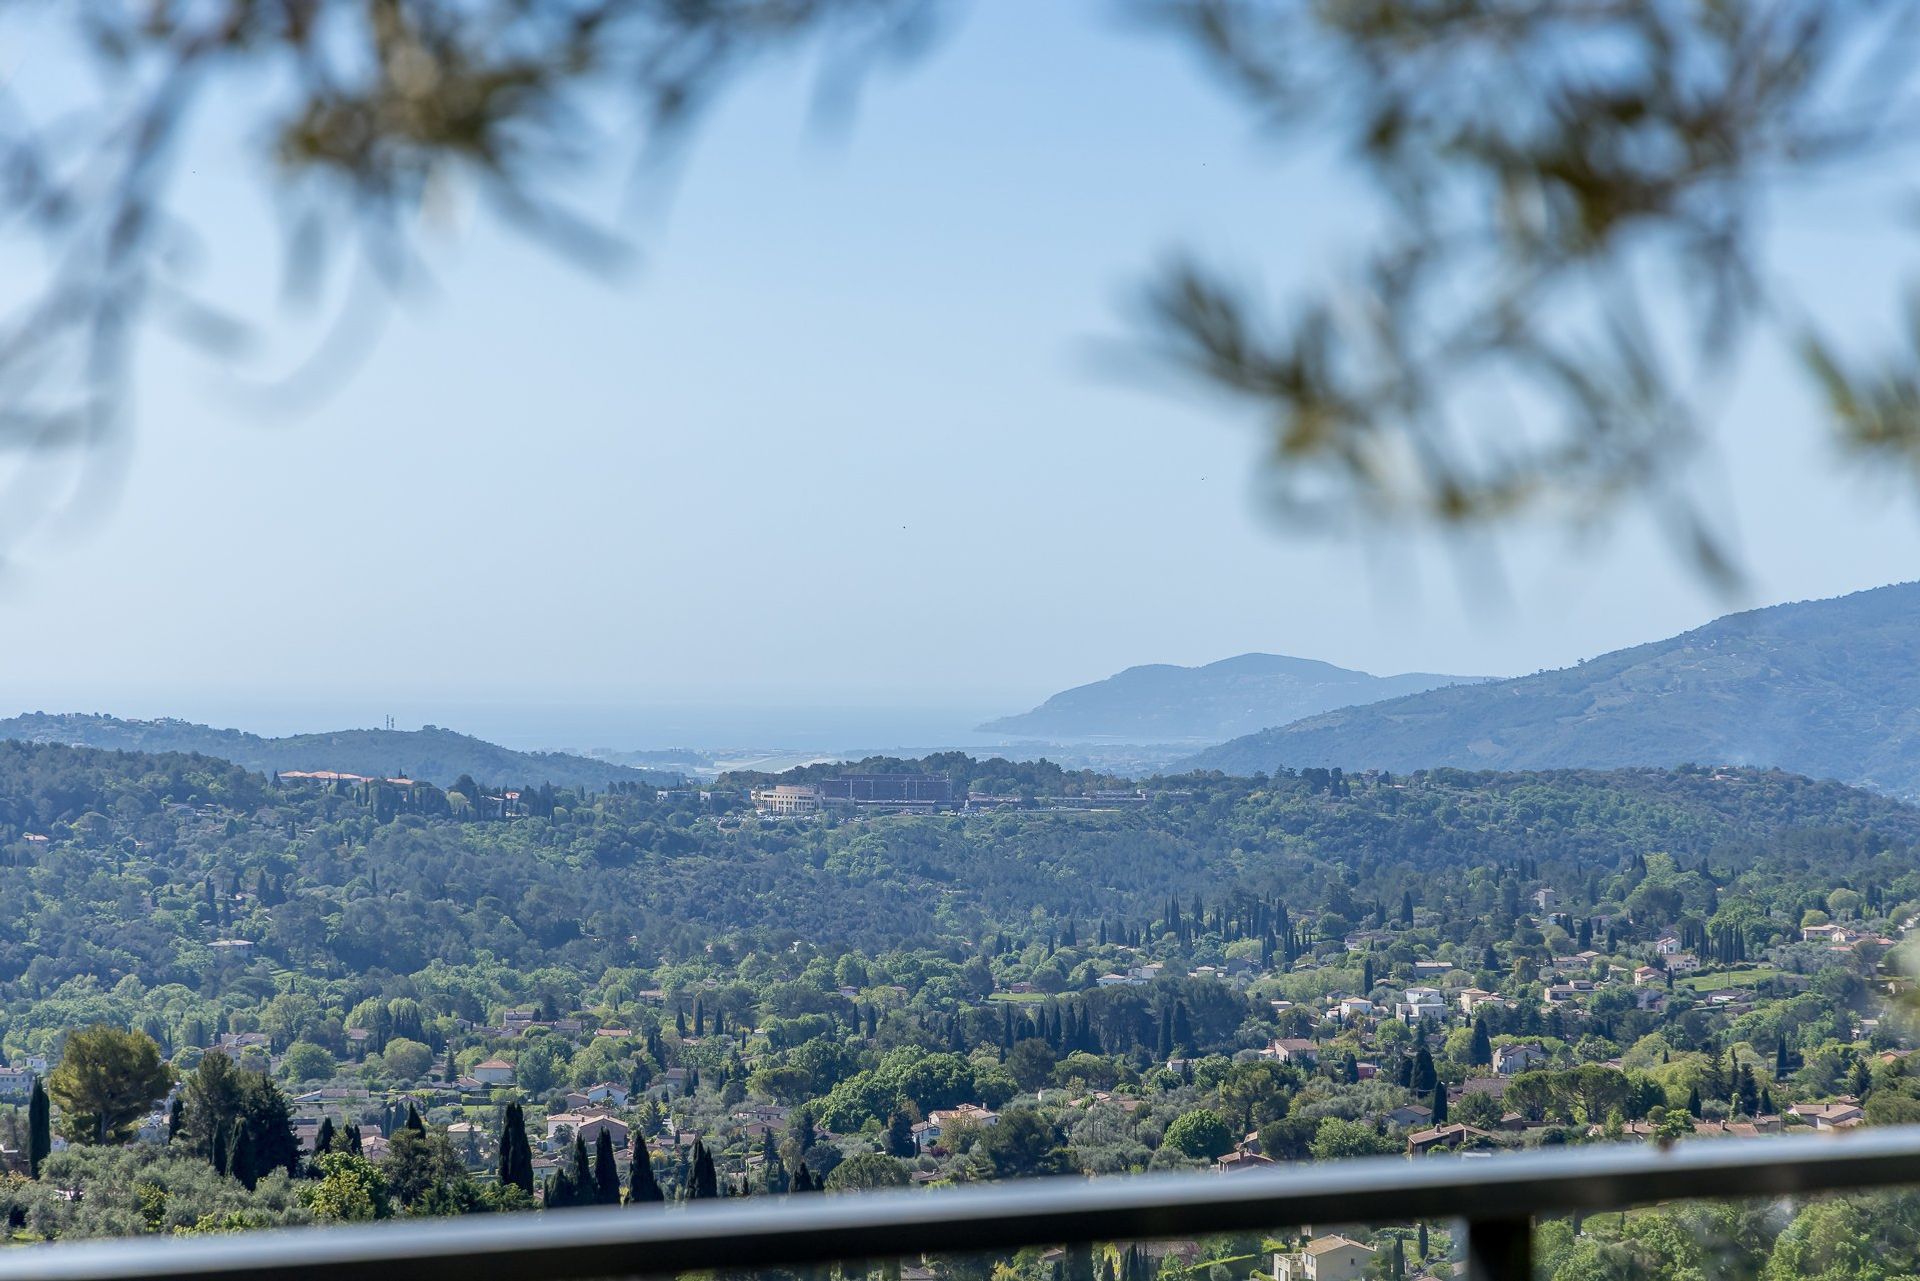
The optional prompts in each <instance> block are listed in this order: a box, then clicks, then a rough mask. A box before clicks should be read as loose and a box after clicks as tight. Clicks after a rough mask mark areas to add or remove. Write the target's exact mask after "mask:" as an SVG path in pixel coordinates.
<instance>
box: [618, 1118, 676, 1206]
mask: <svg viewBox="0 0 1920 1281" xmlns="http://www.w3.org/2000/svg"><path fill="white" fill-rule="evenodd" d="M666 1199H667V1194H666V1193H665V1192H663V1191H661V1190H660V1181H659V1180H658V1179H656V1178H654V1177H653V1155H652V1154H651V1153H649V1152H648V1151H647V1142H646V1140H645V1139H643V1138H641V1137H640V1132H639V1131H638V1130H635V1131H634V1132H633V1170H632V1171H631V1173H630V1176H629V1178H628V1180H627V1204H628V1205H656V1204H658V1203H660V1202H662V1201H664V1200H666Z"/></svg>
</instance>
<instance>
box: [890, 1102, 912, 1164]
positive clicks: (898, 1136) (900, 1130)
mask: <svg viewBox="0 0 1920 1281" xmlns="http://www.w3.org/2000/svg"><path fill="white" fill-rule="evenodd" d="M887 1151H888V1152H889V1153H891V1154H892V1155H894V1156H897V1157H903V1158H904V1157H910V1156H913V1155H914V1153H915V1152H916V1151H917V1149H916V1148H915V1147H914V1142H913V1120H912V1118H911V1117H909V1116H908V1115H907V1114H906V1113H905V1112H904V1111H902V1110H901V1109H899V1108H895V1109H894V1112H893V1116H892V1117H891V1118H890V1119H889V1120H888V1122H887Z"/></svg>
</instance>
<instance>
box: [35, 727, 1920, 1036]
mask: <svg viewBox="0 0 1920 1281" xmlns="http://www.w3.org/2000/svg"><path fill="white" fill-rule="evenodd" d="M949 763H950V762H949ZM1005 768H1006V769H1008V770H1010V771H1015V772H1017V769H1016V767H1005ZM1044 777H1051V775H1050V774H1048V775H1044ZM548 805H549V806H550V809H549V812H547V813H544V814H541V815H538V816H533V817H526V818H519V819H514V820H511V821H504V820H499V819H495V820H492V821H477V820H467V821H463V820H460V819H458V818H456V817H453V816H452V814H451V812H450V810H449V807H448V801H447V799H446V796H445V794H442V793H438V792H432V793H428V794H420V795H416V796H414V797H412V798H411V799H410V800H407V801H405V802H404V803H403V802H402V801H401V800H400V799H399V798H398V797H396V796H394V795H390V794H389V795H384V796H367V795H365V794H364V789H350V788H333V787H328V788H321V787H316V786H313V785H289V786H286V787H282V788H275V787H273V786H272V785H271V784H270V783H269V781H268V780H267V779H266V778H264V777H262V776H260V775H258V774H252V773H248V772H246V771H244V770H241V769H239V768H238V767H236V766H233V765H230V764H228V763H226V762H223V761H216V760H213V759H211V758H206V757H191V756H181V755H159V756H144V755H133V754H119V753H111V752H102V751H97V750H89V749H76V748H63V747H54V746H30V745H24V744H18V743H5V744H0V902H5V903H6V904H7V905H8V910H7V911H6V912H4V913H0V995H8V996H11V997H13V998H15V999H22V998H31V997H34V996H39V995H44V994H46V993H47V992H49V991H50V990H52V988H54V987H55V986H56V985H58V984H60V983H63V982H66V981H68V980H71V979H75V978H79V977H82V976H90V977H91V978H92V979H93V980H95V981H97V982H99V983H101V984H105V985H111V984H112V983H114V982H116V981H118V980H119V979H121V978H122V977H125V976H127V975H137V976H139V977H140V978H141V980H142V981H144V982H147V983H151V984H167V983H182V984H187V985H190V986H198V985H199V984H201V983H202V982H205V981H207V980H206V976H207V975H208V973H209V965H210V964H211V962H212V959H213V958H212V956H211V954H210V953H209V952H208V951H207V948H206V944H207V943H208V942H210V941H212V940H213V939H216V938H220V937H226V936H240V937H244V938H246V939H249V940H252V941H254V942H256V943H257V944H258V949H259V953H258V954H259V955H260V956H262V957H267V958H271V959H272V960H273V961H274V962H275V963H276V964H278V965H281V966H286V967H289V968H292V969H294V970H296V971H299V972H302V973H307V974H312V975H315V976H323V975H324V976H329V977H338V976H341V975H355V974H375V975H377V974H387V973H396V974H397V973H407V972H410V971H413V970H416V969H419V968H421V967H423V966H426V965H428V964H429V963H431V962H441V963H446V964H454V965H461V964H469V963H474V962H477V961H479V960H480V959H481V958H483V957H485V958H489V959H490V961H491V962H493V963H497V964H500V965H504V966H509V967H513V968H516V969H519V970H522V971H532V970H537V969H539V968H540V967H542V966H547V965H560V966H564V967H566V968H568V969H570V970H574V971H578V972H582V973H597V972H598V971H599V970H601V969H603V968H605V967H607V966H610V965H630V964H650V963H653V962H655V961H657V960H659V959H660V958H661V957H663V956H665V957H692V956H699V955H703V954H705V950H706V949H707V948H708V947H709V946H710V945H716V944H719V945H724V946H727V947H730V948H733V947H738V948H769V949H773V950H779V949H782V948H785V947H786V946H787V945H788V944H790V943H791V942H792V941H793V940H796V939H802V938H804V939H806V940H808V941H809V942H810V943H812V944H815V945H820V946H830V947H834V948H848V949H859V950H864V951H869V952H871V951H879V950H885V949H889V948H898V947H907V946H916V947H918V946H937V947H950V946H958V947H962V948H971V947H972V946H974V945H976V944H977V942H978V941H979V940H980V939H982V938H984V937H986V936H988V935H990V934H995V933H1007V934H1010V935H1012V936H1014V937H1022V936H1029V935H1032V934H1033V933H1034V932H1035V931H1036V930H1038V931H1040V932H1041V933H1044V929H1045V927H1044V926H1037V925H1035V923H1034V922H1035V921H1036V920H1059V919H1062V918H1066V917H1077V918H1080V919H1083V920H1088V919H1095V918H1106V919H1110V920H1113V921H1115V922H1133V923H1136V924H1137V925H1139V926H1144V925H1145V924H1146V923H1148V922H1149V921H1151V920H1154V919H1157V918H1158V917H1159V916H1161V915H1162V912H1163V908H1164V905H1165V903H1166V900H1167V896H1168V894H1169V893H1170V892H1175V891H1177V892H1178V893H1179V894H1181V895H1182V896H1185V895H1188V894H1201V895H1204V896H1207V897H1209V898H1214V897H1220V896H1236V895H1241V896H1249V897H1256V898H1266V899H1284V900H1285V901H1287V902H1289V903H1291V904H1294V905H1295V906H1296V907H1309V906H1310V907H1321V906H1325V905H1329V904H1331V905H1333V908H1334V914H1335V916H1337V917H1344V916H1349V915H1351V912H1350V911H1344V910H1341V909H1342V908H1346V907H1350V906H1351V905H1352V904H1354V903H1357V902H1367V901H1372V900H1374V899H1381V900H1397V899H1398V898H1399V896H1400V894H1401V892H1402V891H1403V889H1404V888H1405V887H1406V885H1408V884H1410V883H1426V884H1430V885H1436V886H1437V885H1440V884H1444V883H1446V882H1447V880H1448V878H1457V877H1460V876H1463V875H1464V874H1465V871H1466V869H1468V868H1470V867H1476V866H1486V865H1495V866H1497V865H1501V864H1517V863H1519V862H1521V861H1522V860H1525V861H1527V862H1528V863H1530V864H1532V865H1536V866H1538V868H1539V869H1540V875H1541V876H1543V877H1557V878H1559V879H1561V880H1562V881H1575V880H1577V881H1581V882H1584V880H1585V879H1586V878H1587V877H1588V876H1589V875H1591V874H1593V873H1595V872H1597V871H1601V870H1607V869H1611V868H1613V867H1615V866H1617V865H1618V864H1619V863H1620V862H1621V861H1622V860H1625V859H1629V858H1632V857H1634V856H1637V855H1643V854H1646V853H1648V852H1654V851H1659V852H1665V853H1668V854H1671V855H1672V856H1674V857H1675V858H1676V859H1680V860H1682V861H1684V862H1686V863H1688V864H1692V863H1696V862H1698V861H1699V860H1701V859H1703V858H1704V859H1710V860H1712V861H1713V862H1714V863H1716V864H1717V865H1718V866H1720V867H1721V868H1723V869H1725V870H1726V871H1727V872H1728V873H1729V874H1734V873H1735V872H1737V871H1738V870H1739V869H1742V868H1745V867H1749V866H1753V865H1755V864H1757V863H1761V862H1769V863H1770V865H1773V864H1778V862H1779V861H1780V860H1787V861H1788V862H1790V863H1793V864H1795V865H1801V864H1803V863H1804V861H1805V860H1807V859H1809V858H1817V859H1818V860H1819V862H1820V870H1821V875H1822V876H1823V877H1828V878H1847V877H1855V878H1858V877H1860V876H1863V875H1865V874H1867V872H1868V871H1869V870H1872V871H1873V872H1874V874H1876V875H1879V876H1882V877H1883V878H1885V879H1888V880H1891V879H1893V878H1896V877H1900V876H1907V875H1909V874H1910V867H1911V865H1910V864H1909V863H1907V862H1904V861H1902V860H1903V858H1904V856H1905V853H1906V851H1908V850H1910V849H1912V848H1913V847H1914V846H1916V845H1920V811H1916V810H1913V809H1910V808H1908V807H1906V806H1904V805H1900V804H1897V803H1894V802H1891V801H1888V800H1884V799H1881V798H1878V797H1875V796H1873V795H1871V794H1868V793H1865V792H1860V791H1856V790H1852V789H1849V788H1845V787H1842V786H1839V785H1837V784H1832V783H1816V782H1810V781H1807V780H1805V779H1801V778H1796V777H1793V776H1789V775H1784V774H1772V773H1756V772H1742V773H1737V774H1732V775H1726V776H1713V775H1709V774H1705V773H1698V772H1680V773H1668V772H1661V771H1652V770H1636V771H1621V772H1614V773H1562V774H1539V775H1527V774H1467V773H1459V772H1452V771H1441V772H1437V773H1433V774H1428V775H1424V776H1421V777H1419V778H1415V779H1409V780H1402V781H1394V782H1392V783H1390V784H1380V783H1375V784H1372V785H1366V784H1362V783H1360V782H1358V781H1349V780H1345V779H1337V778H1335V777H1333V776H1331V775H1328V774H1326V773H1325V772H1315V771H1309V772H1308V773H1307V774H1306V775H1304V776H1300V777H1285V778H1277V779H1269V780H1249V779H1236V778H1196V779H1186V780H1180V781H1179V784H1178V790H1170V791H1167V792H1164V793H1163V794H1161V795H1160V796H1159V797H1158V798H1157V799H1156V800H1155V801H1153V803H1152V804H1151V805H1149V806H1147V807H1145V808H1144V809H1140V810H1133V811H1110V812H1102V811H1092V812H1045V811H1011V812H1002V813H992V814H975V815H958V814H953V815H935V816H927V817H901V818H893V819H878V820H872V821H859V822H841V823H827V824H810V825H795V824H769V823H762V822H759V821H756V820H755V819H753V818H752V816H751V814H750V812H747V811H746V799H745V796H744V794H743V793H736V792H730V791H726V790H721V791H717V792H713V793H710V795H709V799H706V800H703V799H701V797H700V795H699V794H697V793H676V794H672V795H665V796H663V795H661V794H657V793H654V792H653V791H652V789H646V788H640V789H634V790H631V791H625V790H623V791H622V792H620V793H616V794H601V795H594V796H587V795H584V794H582V793H579V792H572V791H562V792H559V793H557V794H554V795H553V796H551V797H550V798H549V801H548Z"/></svg>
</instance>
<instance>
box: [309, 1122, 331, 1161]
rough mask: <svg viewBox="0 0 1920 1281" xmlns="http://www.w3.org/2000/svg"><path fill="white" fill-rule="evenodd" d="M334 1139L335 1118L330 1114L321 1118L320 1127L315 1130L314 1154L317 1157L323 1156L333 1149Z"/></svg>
mask: <svg viewBox="0 0 1920 1281" xmlns="http://www.w3.org/2000/svg"><path fill="white" fill-rule="evenodd" d="M333 1140H334V1132H333V1118H332V1117H330V1116H328V1117H322V1118H320V1128H319V1129H318V1130H317V1131H315V1132H314V1136H313V1155H314V1157H315V1159H318V1158H320V1157H323V1156H325V1155H326V1154H327V1153H329V1152H331V1151H333Z"/></svg>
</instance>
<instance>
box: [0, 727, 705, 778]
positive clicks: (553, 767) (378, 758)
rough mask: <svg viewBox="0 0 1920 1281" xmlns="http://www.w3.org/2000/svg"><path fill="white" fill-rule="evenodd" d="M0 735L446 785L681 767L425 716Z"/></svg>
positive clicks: (270, 769) (659, 774) (641, 774)
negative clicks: (479, 734)
mask: <svg viewBox="0 0 1920 1281" xmlns="http://www.w3.org/2000/svg"><path fill="white" fill-rule="evenodd" d="M0 739H18V740H20V741H22V742H28V743H64V744H67V745H68V746H72V747H101V748H110V749H113V750H116V751H125V752H187V753H199V754H200V755H202V756H214V757H218V758H220V759H221V760H227V761H232V762H233V763H234V764H236V765H241V766H245V767H246V768H247V769H250V770H258V771H260V772H261V773H263V774H265V773H277V772H283V771H286V770H339V771H341V772H344V773H350V774H369V775H380V776H389V777H390V776H401V775H404V776H406V777H408V778H419V779H425V780H426V781H428V782H430V783H436V784H438V785H440V786H441V787H446V786H449V785H450V784H452V782H453V781H454V780H455V779H457V778H459V777H460V776H461V775H462V774H470V775H472V776H473V777H474V778H475V779H477V780H479V781H480V782H482V783H494V784H518V783H552V784H553V785H554V786H556V787H591V788H604V787H606V786H607V784H609V783H633V782H649V783H673V782H678V781H680V775H678V774H673V773H667V772H664V771H661V770H642V769H634V768H632V767H630V766H626V765H620V764H617V763H615V762H612V761H600V760H593V759H591V758H589V757H585V756H573V755H569V754H568V753H565V752H516V751H514V750H512V749H511V748H506V747H501V746H499V745H498V744H497V743H489V742H487V741H485V740H484V739H478V738H474V737H472V736H471V735H467V734H457V733H455V732H454V731H452V730H450V729H441V728H439V727H438V726H436V725H429V726H427V727H426V728H424V729H418V730H391V729H343V730H335V731H332V732H330V733H323V734H294V735H290V736H288V737H286V738H263V737H261V736H260V735H258V734H248V733H246V732H244V731H242V730H237V729H215V728H213V727H212V726H210V725H196V724H194V723H193V722H191V721H180V720H172V719H165V720H154V721H132V720H122V719H121V718H120V717H117V716H100V715H86V714H82V713H74V712H66V713H47V712H29V713H27V714H25V715H22V716H14V717H10V718H8V719H6V720H0Z"/></svg>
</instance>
